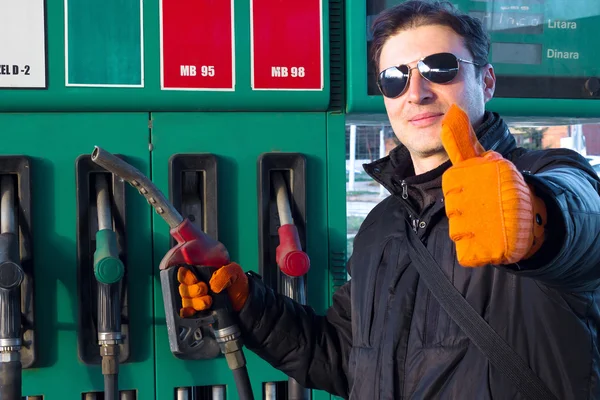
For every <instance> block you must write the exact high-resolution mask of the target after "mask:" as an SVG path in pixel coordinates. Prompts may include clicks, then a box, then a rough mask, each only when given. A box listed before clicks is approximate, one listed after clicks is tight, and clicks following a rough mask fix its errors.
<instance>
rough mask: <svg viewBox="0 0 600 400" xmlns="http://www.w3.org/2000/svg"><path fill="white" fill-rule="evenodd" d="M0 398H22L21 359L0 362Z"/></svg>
mask: <svg viewBox="0 0 600 400" xmlns="http://www.w3.org/2000/svg"><path fill="white" fill-rule="evenodd" d="M0 399H7V400H8V399H19V400H20V399H21V361H9V362H3V363H0Z"/></svg>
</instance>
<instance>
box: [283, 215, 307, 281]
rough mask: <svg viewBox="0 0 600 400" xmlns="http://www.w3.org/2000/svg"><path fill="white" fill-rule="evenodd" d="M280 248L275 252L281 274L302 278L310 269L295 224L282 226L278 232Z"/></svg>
mask: <svg viewBox="0 0 600 400" xmlns="http://www.w3.org/2000/svg"><path fill="white" fill-rule="evenodd" d="M277 233H278V234H279V246H277V249H276V250H275V261H276V262H277V265H279V269H281V272H283V273H284V274H286V275H288V276H294V277H297V276H302V275H304V274H306V273H307V272H308V270H309V269H310V259H309V258H308V254H306V253H305V252H303V251H302V250H301V249H302V247H301V245H300V238H299V237H298V230H297V229H296V225H294V224H286V225H282V226H281V227H280V228H279V229H278V230H277Z"/></svg>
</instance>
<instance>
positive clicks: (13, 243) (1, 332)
mask: <svg viewBox="0 0 600 400" xmlns="http://www.w3.org/2000/svg"><path fill="white" fill-rule="evenodd" d="M0 196H1V198H0V208H1V210H0V399H20V398H21V354H20V350H21V293H20V285H21V283H22V282H23V279H24V277H25V272H24V271H23V268H22V267H21V265H20V257H19V239H18V235H17V233H16V232H17V228H16V226H17V225H16V223H15V188H14V185H13V180H12V178H11V176H10V175H2V177H1V178H0Z"/></svg>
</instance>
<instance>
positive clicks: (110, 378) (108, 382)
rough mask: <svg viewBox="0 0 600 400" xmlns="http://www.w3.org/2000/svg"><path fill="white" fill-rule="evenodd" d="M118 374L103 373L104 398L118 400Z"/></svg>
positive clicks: (105, 399)
mask: <svg viewBox="0 0 600 400" xmlns="http://www.w3.org/2000/svg"><path fill="white" fill-rule="evenodd" d="M118 381H119V375H117V374H106V375H104V400H119V385H118Z"/></svg>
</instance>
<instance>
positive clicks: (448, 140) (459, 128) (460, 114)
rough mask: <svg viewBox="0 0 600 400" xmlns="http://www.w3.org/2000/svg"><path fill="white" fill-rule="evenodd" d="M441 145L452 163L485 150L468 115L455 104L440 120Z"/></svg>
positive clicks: (454, 163)
mask: <svg viewBox="0 0 600 400" xmlns="http://www.w3.org/2000/svg"><path fill="white" fill-rule="evenodd" d="M442 145H443V146H444V149H445V150H446V153H447V154H448V157H449V158H450V161H451V162H452V164H453V165H456V164H457V163H459V162H461V161H465V160H468V159H470V158H473V157H479V156H481V155H482V154H483V153H484V152H485V149H484V148H483V146H481V143H479V140H477V136H476V135H475V131H474V130H473V127H472V126H471V122H470V121H469V116H468V115H467V114H466V113H465V112H464V111H463V110H462V109H461V108H460V107H458V106H457V105H455V104H453V105H452V106H451V107H450V108H449V109H448V111H447V112H446V115H445V116H444V119H443V120H442Z"/></svg>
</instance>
